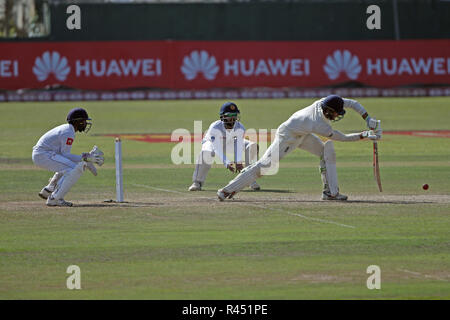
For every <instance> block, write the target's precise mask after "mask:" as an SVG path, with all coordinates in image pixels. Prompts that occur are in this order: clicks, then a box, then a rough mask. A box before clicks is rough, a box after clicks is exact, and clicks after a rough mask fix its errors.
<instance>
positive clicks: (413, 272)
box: [397, 269, 449, 282]
mask: <svg viewBox="0 0 450 320" xmlns="http://www.w3.org/2000/svg"><path fill="white" fill-rule="evenodd" d="M397 270H398V271H401V272H406V273H410V274H413V275H416V276H419V277H424V278H430V279H435V280H441V281H446V282H449V280H447V279H444V278H439V277H435V276H430V275H428V274H423V273H420V272H416V271H410V270H406V269H397Z"/></svg>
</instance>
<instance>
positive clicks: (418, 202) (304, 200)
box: [233, 199, 436, 204]
mask: <svg viewBox="0 0 450 320" xmlns="http://www.w3.org/2000/svg"><path fill="white" fill-rule="evenodd" d="M233 200H234V201H235V202H253V203H270V202H273V203H323V204H333V203H336V204H346V203H356V204H357V203H360V204H368V203H372V204H426V203H436V202H432V201H407V200H398V201H395V200H392V201H386V200H346V201H331V200H329V201H324V200H313V199H261V200H260V199H251V200H249V199H233Z"/></svg>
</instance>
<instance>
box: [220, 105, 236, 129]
mask: <svg viewBox="0 0 450 320" xmlns="http://www.w3.org/2000/svg"><path fill="white" fill-rule="evenodd" d="M240 113H241V112H240V111H239V108H238V107H237V105H236V104H235V103H234V102H225V103H224V104H223V105H222V107H221V108H220V112H219V115H220V120H222V121H223V123H224V125H225V127H226V128H227V129H231V128H233V127H234V124H235V122H236V121H239V115H240Z"/></svg>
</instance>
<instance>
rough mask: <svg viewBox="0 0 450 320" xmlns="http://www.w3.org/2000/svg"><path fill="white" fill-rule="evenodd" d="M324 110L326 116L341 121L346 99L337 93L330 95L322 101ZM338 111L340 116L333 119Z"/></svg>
mask: <svg viewBox="0 0 450 320" xmlns="http://www.w3.org/2000/svg"><path fill="white" fill-rule="evenodd" d="M322 111H323V114H324V115H325V117H327V118H328V119H330V120H332V121H339V120H341V119H342V118H343V117H344V114H345V110H344V100H343V99H342V98H341V97H339V96H337V95H334V94H332V95H329V96H327V97H326V98H325V99H323V101H322ZM334 112H337V114H338V116H337V117H336V118H334V119H333V113H334Z"/></svg>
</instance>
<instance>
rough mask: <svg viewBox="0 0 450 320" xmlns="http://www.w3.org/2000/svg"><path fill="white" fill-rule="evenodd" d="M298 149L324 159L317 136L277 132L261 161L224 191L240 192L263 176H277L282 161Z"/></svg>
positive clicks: (322, 149) (248, 168)
mask: <svg viewBox="0 0 450 320" xmlns="http://www.w3.org/2000/svg"><path fill="white" fill-rule="evenodd" d="M296 148H300V149H303V150H306V151H308V152H310V153H312V154H314V155H316V156H318V157H320V158H322V157H323V151H324V143H323V142H322V140H320V138H319V137H318V136H316V135H315V134H311V133H310V134H306V135H297V136H294V135H290V134H283V133H280V130H277V133H276V136H275V139H274V141H273V142H272V144H271V145H270V147H269V148H268V149H267V150H266V152H265V153H264V155H263V156H262V157H261V159H259V160H258V161H257V162H256V163H254V164H252V165H250V166H249V167H247V168H245V169H244V170H243V171H242V172H241V173H240V174H239V175H238V176H237V177H236V178H235V179H233V180H232V181H230V182H229V183H228V185H227V186H225V188H223V190H224V191H225V192H228V193H232V192H239V191H240V190H242V189H243V188H245V187H247V186H249V185H250V184H251V183H252V182H253V181H254V180H255V179H256V178H259V177H261V175H265V174H266V175H267V174H276V173H277V172H278V166H279V162H280V160H281V159H283V158H284V157H285V156H286V155H287V154H289V153H290V152H292V151H293V150H295V149H296Z"/></svg>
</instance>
